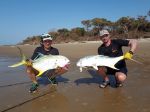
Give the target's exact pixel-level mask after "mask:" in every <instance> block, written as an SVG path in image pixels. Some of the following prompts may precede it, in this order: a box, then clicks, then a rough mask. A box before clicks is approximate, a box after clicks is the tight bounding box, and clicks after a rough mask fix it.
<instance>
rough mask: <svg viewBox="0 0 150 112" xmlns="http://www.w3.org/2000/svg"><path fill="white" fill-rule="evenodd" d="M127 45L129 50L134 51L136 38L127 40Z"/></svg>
mask: <svg viewBox="0 0 150 112" xmlns="http://www.w3.org/2000/svg"><path fill="white" fill-rule="evenodd" d="M129 47H130V51H131V52H133V53H134V52H135V50H136V48H137V40H136V39H131V40H129Z"/></svg>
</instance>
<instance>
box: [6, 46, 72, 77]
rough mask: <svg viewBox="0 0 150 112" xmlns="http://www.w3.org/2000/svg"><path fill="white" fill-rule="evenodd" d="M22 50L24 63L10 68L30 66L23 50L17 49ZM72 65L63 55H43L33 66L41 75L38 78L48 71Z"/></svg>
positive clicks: (34, 61)
mask: <svg viewBox="0 0 150 112" xmlns="http://www.w3.org/2000/svg"><path fill="white" fill-rule="evenodd" d="M17 48H18V49H19V50H20V54H21V56H22V61H21V62H19V63H16V64H13V65H11V66H9V67H18V66H21V65H28V62H27V60H26V57H25V56H24V54H23V53H22V51H21V49H20V48H19V47H17ZM69 64H70V60H69V59H68V58H67V57H65V56H62V55H43V56H41V57H39V58H37V59H35V60H33V62H32V64H31V66H32V67H33V68H34V69H35V70H37V71H38V72H39V73H38V75H37V76H40V75H42V74H43V73H44V72H46V71H47V70H51V69H56V68H58V67H66V66H67V65H69Z"/></svg>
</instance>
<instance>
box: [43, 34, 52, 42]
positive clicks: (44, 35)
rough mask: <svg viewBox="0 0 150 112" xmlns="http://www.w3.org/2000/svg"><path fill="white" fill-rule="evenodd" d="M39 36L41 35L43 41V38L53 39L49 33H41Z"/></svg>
mask: <svg viewBox="0 0 150 112" xmlns="http://www.w3.org/2000/svg"><path fill="white" fill-rule="evenodd" d="M41 37H42V40H43V41H45V40H53V38H52V36H51V35H50V34H42V35H41Z"/></svg>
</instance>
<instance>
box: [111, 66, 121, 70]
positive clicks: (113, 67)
mask: <svg viewBox="0 0 150 112" xmlns="http://www.w3.org/2000/svg"><path fill="white" fill-rule="evenodd" d="M109 67H110V68H112V69H115V70H119V69H118V68H116V67H115V66H109Z"/></svg>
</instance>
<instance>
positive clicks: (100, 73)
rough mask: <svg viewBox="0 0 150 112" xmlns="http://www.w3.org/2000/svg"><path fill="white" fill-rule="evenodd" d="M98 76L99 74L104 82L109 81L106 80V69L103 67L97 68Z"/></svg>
mask: <svg viewBox="0 0 150 112" xmlns="http://www.w3.org/2000/svg"><path fill="white" fill-rule="evenodd" d="M98 74H99V75H100V76H102V78H103V79H104V80H105V81H108V80H109V78H108V76H107V74H106V68H105V67H99V68H98Z"/></svg>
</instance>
